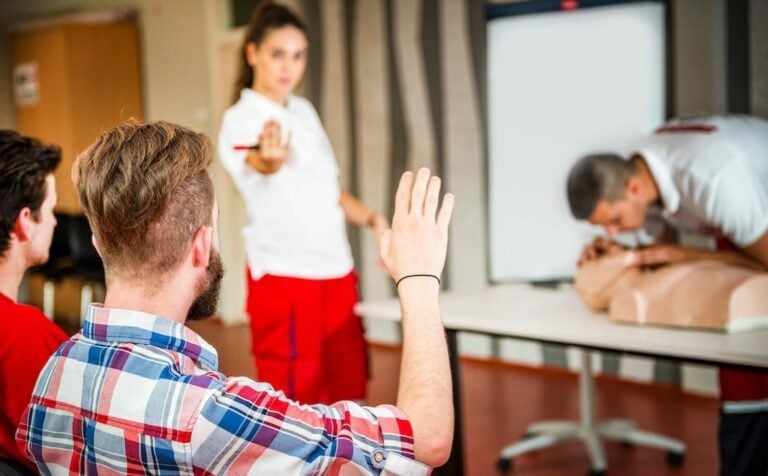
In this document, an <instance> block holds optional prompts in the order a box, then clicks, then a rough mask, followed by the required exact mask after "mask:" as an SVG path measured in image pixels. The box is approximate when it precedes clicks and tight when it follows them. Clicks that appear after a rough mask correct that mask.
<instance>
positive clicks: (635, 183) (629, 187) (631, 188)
mask: <svg viewBox="0 0 768 476" xmlns="http://www.w3.org/2000/svg"><path fill="white" fill-rule="evenodd" d="M641 187H642V185H641V184H640V180H638V179H637V177H630V178H628V179H627V183H625V184H624V196H625V197H627V198H629V197H636V196H638V195H639V194H640V189H641Z"/></svg>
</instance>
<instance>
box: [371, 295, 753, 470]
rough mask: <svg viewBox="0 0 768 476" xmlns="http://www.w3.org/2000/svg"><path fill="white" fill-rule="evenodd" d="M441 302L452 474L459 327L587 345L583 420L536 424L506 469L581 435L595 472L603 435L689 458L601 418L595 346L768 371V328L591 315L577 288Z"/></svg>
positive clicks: (459, 461) (382, 307)
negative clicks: (677, 325) (712, 328)
mask: <svg viewBox="0 0 768 476" xmlns="http://www.w3.org/2000/svg"><path fill="white" fill-rule="evenodd" d="M440 302H441V310H442V313H443V322H444V324H445V327H446V330H447V333H448V340H449V346H450V350H451V367H452V368H451V371H452V376H453V379H454V382H453V384H454V387H453V388H454V393H455V395H454V409H455V411H456V434H455V438H454V450H453V453H452V456H451V461H449V464H448V465H446V466H445V467H444V468H443V471H441V472H443V473H445V474H462V473H463V455H462V433H461V416H460V409H461V401H460V395H459V392H458V390H459V388H460V387H459V381H458V377H459V372H458V358H457V356H456V332H458V331H468V332H475V333H482V334H488V335H494V336H501V337H516V338H522V339H529V340H535V341H539V342H547V343H557V344H564V345H572V346H576V347H580V348H582V349H583V350H584V352H582V365H581V371H580V379H579V392H580V393H579V395H580V403H581V421H580V422H578V423H574V422H541V423H537V424H534V425H532V426H531V427H530V428H529V431H528V433H529V434H530V436H531V437H530V438H527V439H525V440H523V441H521V442H518V443H515V444H513V445H510V446H508V447H506V448H504V450H502V452H501V458H500V463H501V466H504V461H510V460H511V458H513V457H514V456H517V455H519V454H521V453H524V452H526V451H531V450H533V449H538V448H542V447H546V446H550V445H553V444H556V443H558V442H560V441H564V440H567V439H573V438H578V439H581V440H583V441H584V442H585V444H586V445H587V449H588V451H589V454H590V459H591V461H592V468H593V473H595V474H600V473H602V472H603V471H605V467H606V463H605V456H604V453H603V449H602V443H601V438H609V439H617V440H620V441H625V442H629V443H635V444H639V445H650V446H655V447H659V448H663V449H666V450H667V451H669V452H670V453H668V455H669V456H670V457H671V459H670V461H671V462H676V460H677V458H675V456H682V454H683V453H684V451H685V446H684V445H683V443H682V442H680V441H677V440H673V439H671V438H667V437H664V436H662V435H656V434H652V433H647V432H644V431H641V430H638V429H636V428H635V426H634V424H633V423H632V422H631V421H627V420H610V421H607V422H596V421H595V420H594V397H593V385H594V380H593V375H592V369H591V359H590V352H589V351H590V350H607V351H613V352H623V353H630V354H636V355H646V356H653V357H665V358H672V359H679V360H683V361H686V362H696V363H704V364H710V365H717V366H724V365H727V366H737V367H745V368H768V329H766V330H760V331H754V332H748V333H741V334H722V333H717V332H708V331H696V330H682V329H673V328H661V327H650V326H649V327H645V326H636V325H630V324H617V323H614V322H613V321H611V320H609V319H608V318H607V316H605V315H601V314H596V313H593V312H591V311H590V310H589V309H588V308H587V307H586V306H585V305H584V304H582V302H581V301H580V300H579V298H578V296H577V295H576V293H575V292H574V291H573V290H572V289H564V290H550V289H541V288H534V287H532V286H529V285H522V284H518V285H502V286H492V287H488V288H484V289H479V290H476V291H467V292H460V293H459V292H445V293H443V294H442V295H441V300H440ZM356 309H357V312H358V313H360V314H361V315H363V316H366V317H370V318H375V319H383V320H391V321H399V320H400V304H399V302H398V300H397V299H394V298H393V299H387V300H382V301H367V302H362V303H359V304H358V306H357V308H356Z"/></svg>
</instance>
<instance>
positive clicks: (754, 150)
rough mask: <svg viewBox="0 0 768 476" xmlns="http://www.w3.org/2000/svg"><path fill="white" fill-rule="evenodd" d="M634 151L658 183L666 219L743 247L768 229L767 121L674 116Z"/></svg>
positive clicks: (738, 117) (679, 227) (744, 117)
mask: <svg viewBox="0 0 768 476" xmlns="http://www.w3.org/2000/svg"><path fill="white" fill-rule="evenodd" d="M635 153H636V154H639V155H641V156H642V157H643V159H644V160H645V162H646V164H648V167H649V168H650V170H651V173H652V174H653V177H654V179H655V180H656V184H657V186H658V187H659V194H660V196H661V200H662V205H663V209H662V210H661V215H662V217H663V219H664V221H666V222H667V223H669V224H671V225H672V226H674V227H675V228H677V229H680V230H684V231H691V232H698V233H707V234H712V235H716V236H717V235H721V236H723V237H726V238H728V239H729V240H730V241H732V242H733V243H735V244H736V245H738V246H739V247H745V246H749V245H751V244H753V243H754V242H755V241H757V240H758V239H759V238H760V237H761V236H762V235H763V234H764V233H765V232H766V231H768V121H765V120H763V119H759V118H756V117H749V116H736V115H734V116H711V117H699V118H695V119H675V120H672V121H670V122H667V123H666V124H664V125H663V126H661V127H660V128H659V129H658V130H657V131H656V133H655V134H653V135H652V136H650V137H649V138H648V139H647V140H645V141H644V142H643V143H642V145H641V146H640V147H638V148H637V149H636V151H635Z"/></svg>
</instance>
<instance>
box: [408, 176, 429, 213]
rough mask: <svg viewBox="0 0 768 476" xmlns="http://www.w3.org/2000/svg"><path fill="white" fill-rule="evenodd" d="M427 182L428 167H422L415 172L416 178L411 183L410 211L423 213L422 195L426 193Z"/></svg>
mask: <svg viewBox="0 0 768 476" xmlns="http://www.w3.org/2000/svg"><path fill="white" fill-rule="evenodd" d="M428 183H429V169H428V168H426V167H422V168H420V169H419V171H418V172H416V180H415V181H414V183H413V191H412V192H411V208H410V212H411V213H414V214H419V215H421V214H423V213H424V196H425V195H426V193H427V184H428Z"/></svg>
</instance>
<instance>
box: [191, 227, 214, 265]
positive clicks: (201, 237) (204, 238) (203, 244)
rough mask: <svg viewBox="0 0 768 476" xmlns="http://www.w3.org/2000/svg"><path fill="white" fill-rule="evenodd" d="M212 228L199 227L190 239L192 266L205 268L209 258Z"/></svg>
mask: <svg viewBox="0 0 768 476" xmlns="http://www.w3.org/2000/svg"><path fill="white" fill-rule="evenodd" d="M212 238H213V227H210V226H201V227H200V228H198V229H197V232H196V233H195V236H194V237H193V238H192V265H193V266H195V267H196V268H207V267H208V262H209V261H210V258H211V246H213V245H212Z"/></svg>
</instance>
